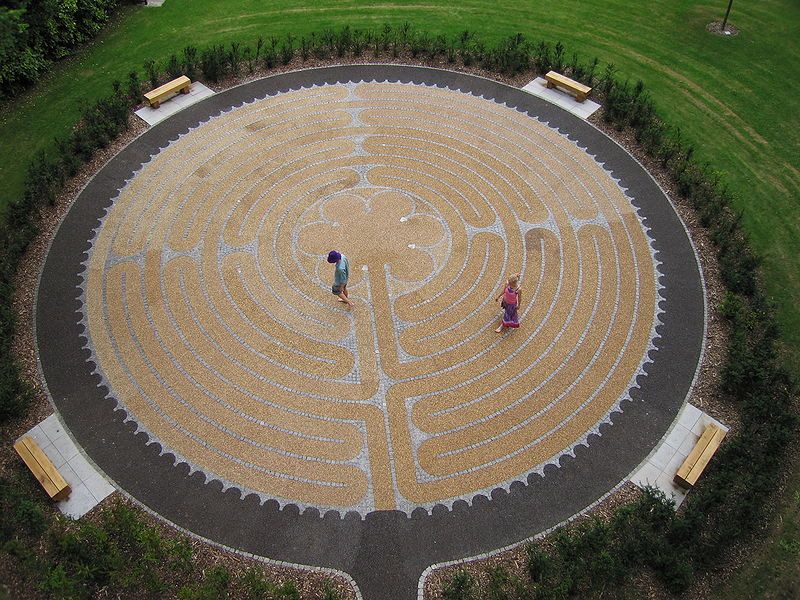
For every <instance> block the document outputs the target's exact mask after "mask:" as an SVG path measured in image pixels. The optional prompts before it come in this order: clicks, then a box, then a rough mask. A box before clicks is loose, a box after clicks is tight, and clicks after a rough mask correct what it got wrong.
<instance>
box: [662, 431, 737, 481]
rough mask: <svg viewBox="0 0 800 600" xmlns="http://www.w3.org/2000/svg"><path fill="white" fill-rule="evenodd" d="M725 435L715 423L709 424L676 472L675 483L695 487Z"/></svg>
mask: <svg viewBox="0 0 800 600" xmlns="http://www.w3.org/2000/svg"><path fill="white" fill-rule="evenodd" d="M724 437H725V432H724V431H723V430H722V429H720V428H719V427H717V426H716V425H714V424H713V423H711V424H709V425H708V426H707V427H706V428H705V431H703V435H701V436H700V439H699V440H698V441H697V444H695V447H694V448H692V451H691V452H690V453H689V456H687V457H686V460H685V461H683V464H682V465H681V467H680V469H678V472H677V473H676V474H675V479H674V481H675V483H676V484H678V485H679V486H681V487H682V488H685V489H687V490H688V489H691V488H692V487H694V484H695V483H697V478H698V477H700V474H701V473H702V472H703V471H704V470H705V468H706V465H708V461H710V460H711V457H712V456H714V452H716V451H717V448H719V445H720V444H721V443H722V438H724Z"/></svg>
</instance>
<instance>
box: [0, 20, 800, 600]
mask: <svg viewBox="0 0 800 600" xmlns="http://www.w3.org/2000/svg"><path fill="white" fill-rule="evenodd" d="M365 53H371V54H372V55H373V57H375V58H381V57H386V56H387V55H388V56H391V57H400V56H403V57H411V58H416V59H428V60H434V61H436V60H442V61H445V62H447V63H449V64H456V63H458V62H460V64H461V65H463V66H465V67H470V66H479V67H482V68H484V69H486V70H489V71H493V72H496V73H501V74H506V75H509V74H512V75H513V74H517V73H522V72H528V71H534V72H538V73H544V72H546V71H548V70H550V69H553V70H556V71H560V72H563V73H565V74H566V75H568V76H570V77H572V78H574V79H577V80H578V81H581V82H583V83H585V84H587V85H590V86H593V87H595V88H596V90H597V91H598V93H599V94H600V95H601V96H602V97H603V98H604V113H603V115H604V119H606V120H607V121H608V122H609V123H612V124H613V125H614V126H615V127H617V128H618V129H620V130H623V129H625V128H631V130H632V131H633V133H634V135H635V137H636V140H637V141H638V142H639V143H640V144H641V145H642V147H643V148H644V149H645V151H646V152H647V153H648V154H649V155H650V156H651V157H653V158H654V159H656V160H658V161H659V162H660V163H661V165H662V166H663V167H664V169H665V170H666V171H667V172H668V173H669V174H670V176H671V177H672V179H673V180H674V182H675V184H676V186H677V189H678V191H679V193H680V194H681V195H683V196H685V197H686V198H688V199H689V200H690V201H691V202H692V204H693V206H694V208H695V210H696V211H697V213H698V215H699V217H700V220H701V223H702V224H703V226H704V227H706V228H707V229H708V230H709V232H710V234H711V237H712V239H713V240H714V242H715V244H716V247H717V254H718V258H719V261H720V264H721V267H722V277H723V280H724V283H725V285H726V287H727V289H728V292H727V295H726V299H725V301H724V304H723V307H722V312H723V314H724V315H725V317H726V318H727V320H728V323H729V325H730V331H731V336H730V338H731V342H730V346H729V349H728V354H727V359H726V363H725V365H724V367H723V373H722V382H723V383H722V385H723V388H724V390H725V391H726V392H727V393H729V394H730V395H731V396H732V397H733V398H734V399H735V401H736V402H737V404H738V406H739V408H740V411H741V414H742V428H741V431H739V432H737V435H734V436H732V437H731V438H730V439H729V440H728V441H727V442H726V443H725V444H724V445H723V447H722V448H721V449H720V452H719V457H718V459H717V460H715V461H714V463H713V464H712V465H711V467H710V468H709V470H708V472H707V474H706V475H705V476H704V480H703V484H702V485H701V486H699V487H698V488H696V489H695V491H694V492H693V493H692V494H691V495H690V497H689V499H688V500H687V504H686V510H685V511H684V512H683V513H682V514H681V515H680V516H675V515H674V512H673V510H672V506H671V502H670V501H669V500H667V499H666V498H665V497H663V495H660V494H658V493H656V492H654V491H652V490H650V491H647V492H646V493H645V496H644V498H643V499H642V500H640V501H639V502H637V503H634V504H632V505H630V506H627V507H623V508H621V509H619V510H618V511H617V513H616V514H615V516H614V517H613V519H612V520H611V522H610V523H608V524H605V523H600V522H598V521H591V522H590V523H589V524H588V525H582V526H579V527H577V528H572V529H569V530H566V531H562V532H559V533H557V534H555V537H554V538H553V539H554V540H555V541H554V543H553V544H551V545H549V546H548V547H547V548H545V547H544V546H541V545H534V546H532V547H531V549H530V550H529V555H528V567H529V569H528V571H529V574H528V577H527V579H526V580H524V581H520V580H515V579H514V578H512V577H510V576H508V574H506V573H504V572H503V571H502V569H500V570H497V569H496V570H495V571H493V572H492V573H491V576H490V581H491V582H492V583H491V589H490V590H488V591H487V590H476V589H475V585H474V581H472V579H471V578H470V577H469V576H468V575H466V574H464V573H462V574H459V575H457V576H456V577H454V578H453V579H452V580H451V581H450V582H448V584H447V585H446V586H445V589H444V590H443V593H444V594H445V597H447V598H472V597H481V598H482V597H492V598H498V599H499V598H513V597H519V598H569V597H578V596H581V597H586V596H591V595H593V594H595V593H598V594H599V593H607V591H608V589H609V588H616V589H620V590H621V589H622V586H624V585H625V584H626V583H627V581H628V579H629V577H630V572H631V569H630V568H623V567H624V566H625V565H629V566H630V565H633V566H636V565H644V566H647V567H649V568H652V569H653V570H654V571H655V572H656V573H657V574H658V576H659V577H660V578H661V579H662V580H663V581H664V583H665V584H666V585H667V587H668V588H669V589H671V590H673V591H676V592H677V591H680V590H683V589H685V588H686V587H687V586H688V585H689V584H690V582H691V580H692V573H693V571H697V570H703V569H706V568H708V567H710V566H711V565H712V564H714V563H715V562H716V561H718V560H719V557H720V555H721V554H722V553H723V552H724V551H725V549H726V548H728V547H729V546H730V545H731V544H732V543H734V542H736V541H738V540H741V539H742V538H743V537H744V536H746V535H748V534H750V533H751V532H752V531H753V530H754V529H755V528H756V527H758V526H759V525H760V524H761V523H763V521H764V518H765V511H766V510H767V509H766V506H767V503H765V502H764V501H763V500H764V498H765V497H766V496H768V495H769V494H770V493H772V492H773V491H774V489H775V485H776V480H777V476H778V474H779V471H780V469H781V468H782V460H781V459H782V457H783V456H784V455H785V448H786V445H787V443H788V441H789V440H790V439H791V436H792V435H793V433H794V431H795V428H796V418H795V415H794V413H793V412H792V400H793V397H794V394H795V387H794V384H793V382H792V379H791V377H790V376H789V374H788V373H787V371H786V370H785V368H784V366H783V365H782V362H781V359H780V355H779V350H778V344H779V332H778V329H777V327H776V324H775V319H774V315H773V307H772V306H771V305H770V303H769V301H768V300H767V298H766V297H765V295H764V292H763V287H762V285H761V282H760V281H759V278H758V265H759V260H758V257H757V256H756V254H755V253H754V252H753V250H752V249H751V247H750V245H749V243H748V241H747V236H746V234H745V233H744V231H743V230H742V227H741V224H740V221H741V219H740V216H739V215H737V214H735V213H734V212H733V211H732V209H731V206H732V199H733V196H732V193H731V192H730V190H728V189H727V188H726V187H725V185H724V184H723V183H722V181H721V177H720V176H719V174H718V173H716V172H715V171H714V170H713V169H712V168H711V167H710V166H709V165H708V164H703V163H699V162H698V161H697V160H696V159H695V157H694V149H693V147H692V146H691V145H689V144H687V143H686V142H685V141H684V140H683V139H682V136H681V132H680V130H679V129H678V128H675V127H672V126H670V125H668V124H666V123H665V122H664V121H663V120H662V119H661V118H660V117H659V116H658V114H657V111H656V109H655V105H654V103H653V101H652V99H651V98H650V96H649V94H648V92H647V90H646V89H645V86H644V84H643V83H642V82H641V81H638V82H636V83H635V84H631V83H630V82H629V81H620V80H619V78H618V77H617V76H616V73H615V69H614V67H613V65H607V66H605V67H604V68H603V70H602V72H600V73H598V67H599V64H600V63H599V61H598V59H597V58H595V59H593V60H592V61H590V62H588V63H583V62H581V61H580V60H579V58H578V56H577V55H576V54H572V55H571V56H570V57H567V53H566V49H565V47H564V45H563V44H561V43H560V42H559V43H557V44H555V45H552V44H548V43H546V42H540V43H538V44H532V43H531V42H529V41H528V40H526V39H525V38H524V37H523V36H522V35H515V36H511V37H509V38H506V39H504V40H502V41H500V42H499V43H497V44H495V45H493V46H487V45H486V44H485V43H484V42H483V41H481V40H480V39H479V38H477V36H475V35H474V34H473V33H471V32H469V31H465V32H463V33H462V34H460V35H458V36H455V37H453V38H446V37H444V36H431V35H429V34H427V33H425V32H418V31H414V30H412V28H411V27H410V26H409V25H408V24H403V25H401V26H399V27H391V26H389V25H386V26H384V27H383V28H382V29H381V30H379V31H372V30H368V31H364V30H358V29H355V30H353V29H350V28H349V27H345V28H342V29H340V30H338V31H334V30H330V29H326V30H324V31H322V32H320V33H312V34H311V35H309V36H303V37H301V38H299V39H296V38H294V37H293V36H291V35H287V36H286V37H285V38H282V39H279V38H276V37H270V38H269V39H268V40H264V39H263V38H259V39H258V40H257V42H256V45H255V48H251V47H250V46H245V47H241V45H239V44H231V45H230V46H229V47H225V46H222V45H216V46H212V47H210V48H205V49H197V48H194V47H187V48H185V49H184V51H183V53H182V55H181V56H177V55H172V56H170V57H169V58H168V60H166V61H165V62H164V63H157V62H156V61H148V62H146V63H145V65H144V70H145V76H146V79H147V81H148V83H149V84H150V85H151V86H153V87H155V86H157V85H158V84H159V83H161V82H163V81H164V80H167V79H171V78H173V77H175V76H176V75H179V74H187V75H189V76H190V77H191V78H192V79H195V78H196V77H197V75H198V74H202V77H203V78H204V79H206V80H207V81H212V82H214V81H218V80H220V79H224V78H226V77H230V76H237V75H239V74H241V72H242V71H243V70H244V69H247V71H248V72H249V73H253V72H255V70H256V68H259V67H266V68H268V69H269V68H273V67H275V66H276V65H278V64H288V63H290V62H292V60H294V59H295V58H299V59H300V60H301V61H305V60H308V59H309V58H312V57H313V58H315V59H328V58H348V57H353V58H358V57H360V56H362V55H364V54H365ZM141 91H142V84H141V80H140V77H139V73H138V72H131V73H130V74H129V77H128V81H127V83H126V86H125V88H124V89H123V86H122V84H120V83H115V84H114V90H113V94H112V95H111V96H109V97H108V98H106V99H102V100H100V101H98V102H97V103H95V104H94V105H92V106H91V107H89V108H88V109H86V110H85V111H84V113H83V117H82V119H81V121H80V122H79V124H78V125H77V126H76V127H75V129H74V130H73V132H72V133H71V134H70V135H69V136H68V137H66V138H63V139H58V140H55V142H54V144H53V147H52V148H51V149H50V151H49V152H41V153H40V154H38V155H37V156H36V157H35V159H34V160H33V161H32V163H31V165H30V166H29V169H28V181H27V186H26V190H25V193H24V195H23V197H21V198H19V199H18V200H17V201H16V202H12V203H11V205H10V206H9V209H8V211H7V213H6V218H5V223H3V227H2V228H1V229H0V423H2V422H4V421H7V420H8V419H10V418H12V417H14V416H19V415H21V414H23V413H24V411H25V408H26V406H27V404H28V401H29V399H30V397H31V395H30V390H29V389H28V386H27V385H26V384H25V383H24V382H22V381H21V380H20V377H19V369H18V367H17V365H16V364H15V363H14V360H13V358H12V355H11V352H10V349H11V340H12V336H13V332H14V325H15V323H14V316H13V311H12V308H11V299H12V296H13V293H14V288H13V277H14V273H15V271H16V268H17V265H18V262H19V260H20V257H21V256H22V254H23V253H24V251H25V249H26V247H27V245H28V244H29V243H30V241H31V240H32V239H33V237H34V236H35V234H36V215H37V214H38V211H39V209H40V208H41V207H43V206H45V205H47V204H52V202H53V201H54V199H55V198H56V196H57V195H58V193H59V192H60V190H61V189H62V186H63V184H64V181H65V179H66V178H68V177H70V176H71V175H74V174H75V173H76V172H77V170H78V169H79V168H80V166H81V165H82V164H83V163H84V162H86V161H87V160H89V159H90V158H91V157H92V156H93V154H94V153H95V152H96V151H97V150H98V149H100V148H103V147H105V146H106V145H108V144H109V143H110V142H111V140H113V139H114V137H115V136H116V135H118V134H119V133H121V132H122V131H124V130H125V128H126V127H127V119H128V115H129V112H130V108H131V107H132V106H133V105H135V104H137V103H138V101H139V99H140V97H141ZM574 564H579V565H583V570H582V571H581V573H587V574H588V575H581V574H580V573H579V572H576V571H575V570H574V569H573V568H572V566H571V565H574ZM587 577H588V578H587ZM545 583H546V585H545ZM593 590H594V591H593ZM596 590H604V592H602V591H601V592H595V591H596ZM487 594H489V595H488V596H487Z"/></svg>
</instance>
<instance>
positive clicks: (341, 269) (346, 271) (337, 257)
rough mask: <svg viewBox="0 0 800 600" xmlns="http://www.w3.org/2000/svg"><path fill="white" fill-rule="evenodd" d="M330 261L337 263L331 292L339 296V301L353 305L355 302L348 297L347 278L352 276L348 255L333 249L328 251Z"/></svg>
mask: <svg viewBox="0 0 800 600" xmlns="http://www.w3.org/2000/svg"><path fill="white" fill-rule="evenodd" d="M328 262H329V263H331V264H335V265H336V269H335V270H334V272H333V285H332V286H331V292H333V295H334V296H338V297H339V302H345V303H347V306H353V302H352V301H351V300H350V298H348V297H347V280H348V279H349V277H350V263H348V262H347V257H346V256H345V255H344V254H341V253H340V252H337V251H336V250H331V251H330V252H328Z"/></svg>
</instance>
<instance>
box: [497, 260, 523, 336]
mask: <svg viewBox="0 0 800 600" xmlns="http://www.w3.org/2000/svg"><path fill="white" fill-rule="evenodd" d="M521 294H522V289H521V288H520V286H519V273H517V274H516V275H512V276H511V277H509V278H508V281H507V282H506V286H505V287H504V288H503V291H501V292H500V293H499V294H498V295H497V297H496V298H495V299H494V301H495V302H497V301H498V300H500V298H502V299H503V301H502V302H501V303H500V306H502V307H503V322H502V323H501V324H500V327H498V328H497V329H495V331H496V332H497V333H500V332H501V331H503V329H505V328H506V327H514V328H516V327H519V316H518V315H517V310H518V308H519V303H520V301H521V300H522V295H521Z"/></svg>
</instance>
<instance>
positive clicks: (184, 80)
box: [144, 75, 192, 108]
mask: <svg viewBox="0 0 800 600" xmlns="http://www.w3.org/2000/svg"><path fill="white" fill-rule="evenodd" d="M191 84H192V80H191V79H189V78H188V77H187V76H186V75H181V76H180V77H178V78H177V79H173V80H172V81H170V82H169V83H165V84H164V85H162V86H160V87H157V88H156V89H154V90H153V91H152V92H147V93H146V94H145V95H144V99H145V100H147V103H148V104H149V105H150V106H151V107H152V108H158V107H159V106H160V105H161V101H162V100H165V99H166V98H167V97H168V96H172V94H177V93H178V92H180V93H181V94H188V93H189V86H190V85H191Z"/></svg>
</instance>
